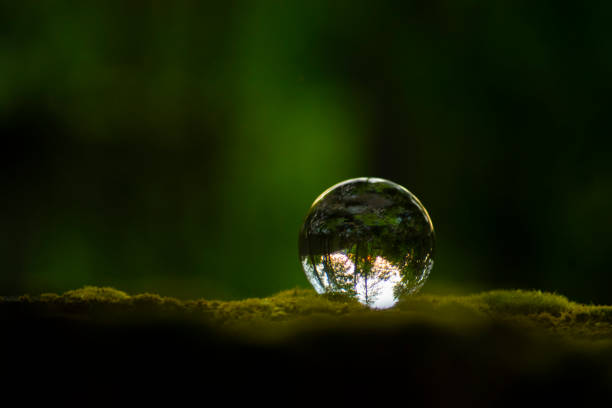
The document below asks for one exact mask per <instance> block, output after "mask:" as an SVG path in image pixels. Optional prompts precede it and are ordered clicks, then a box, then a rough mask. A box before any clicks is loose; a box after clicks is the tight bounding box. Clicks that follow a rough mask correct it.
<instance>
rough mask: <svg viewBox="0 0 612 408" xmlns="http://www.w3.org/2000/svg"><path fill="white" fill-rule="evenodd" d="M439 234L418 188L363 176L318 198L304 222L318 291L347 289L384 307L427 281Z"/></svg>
mask: <svg viewBox="0 0 612 408" xmlns="http://www.w3.org/2000/svg"><path fill="white" fill-rule="evenodd" d="M434 242H435V237H434V229H433V225H432V223H431V219H430V218H429V215H428V214H427V211H426V210H425V208H424V207H423V205H422V204H421V203H420V201H419V200H418V199H417V198H416V197H415V196H414V195H413V194H412V193H411V192H409V191H408V190H407V189H405V188H404V187H402V186H400V185H399V184H396V183H393V182H391V181H388V180H384V179H380V178H365V177H362V178H356V179H351V180H346V181H343V182H341V183H338V184H336V185H334V186H332V187H330V188H329V189H327V190H326V191H325V192H323V194H321V195H320V196H319V197H318V198H317V199H316V200H315V201H314V203H313V204H312V206H311V208H310V210H309V212H308V214H307V216H306V219H305V221H304V224H303V225H302V228H301V230H300V235H299V255H300V262H301V264H302V269H303V270H304V273H305V274H306V278H307V279H308V281H309V282H310V283H311V284H312V286H313V287H314V288H315V290H316V291H317V292H318V293H334V292H335V293H344V294H347V295H349V296H352V297H354V298H355V299H357V300H359V301H360V302H361V303H363V304H365V305H367V306H369V307H372V308H376V309H385V308H389V307H391V306H393V305H394V304H395V303H397V301H398V299H399V298H400V297H401V296H403V295H407V294H412V293H416V292H418V291H419V289H420V288H421V287H422V286H423V284H424V283H425V281H426V280H427V277H428V276H429V273H430V272H431V269H432V268H433V251H434Z"/></svg>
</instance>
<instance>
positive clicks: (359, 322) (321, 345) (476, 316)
mask: <svg viewBox="0 0 612 408" xmlns="http://www.w3.org/2000/svg"><path fill="white" fill-rule="evenodd" d="M0 322H1V323H2V324H3V327H4V329H5V330H4V332H3V337H2V338H1V341H3V342H4V343H6V344H4V347H5V350H7V349H8V350H13V352H14V353H15V355H18V356H19V358H20V359H23V358H24V357H27V359H28V360H29V364H30V365H29V366H28V367H31V365H32V364H35V365H36V364H40V362H41V361H44V362H45V363H47V364H50V365H52V366H54V367H59V366H67V367H70V368H71V369H73V367H75V366H76V367H79V370H80V371H78V370H77V372H78V373H89V374H91V368H92V367H94V368H95V370H96V372H99V371H100V370H102V371H104V372H107V370H108V372H111V373H112V375H113V376H117V375H122V376H127V377H130V376H132V375H135V374H134V370H136V371H138V372H139V375H141V376H155V377H159V376H162V377H164V378H165V379H166V380H165V381H171V380H172V379H173V378H174V377H175V374H176V373H180V372H183V371H184V369H185V367H191V368H192V369H196V370H198V371H197V372H198V373H199V374H198V376H197V377H196V378H197V379H198V381H200V380H202V381H203V378H204V377H205V376H208V377H210V376H211V375H212V378H213V379H212V380H211V379H208V380H207V381H208V382H206V384H208V385H207V386H206V387H209V388H210V387H213V388H215V387H227V386H228V384H240V385H241V386H244V385H245V384H251V385H252V384H257V385H258V388H260V387H264V388H265V387H269V386H270V384H283V386H284V387H285V388H287V389H293V388H295V389H297V390H298V391H300V390H304V389H307V390H312V389H313V387H314V388H316V387H322V386H323V385H325V387H340V388H342V387H346V389H352V387H354V385H355V382H360V381H363V380H364V379H367V380H368V381H369V383H370V386H372V384H376V383H377V382H380V381H382V382H383V383H385V385H384V386H382V389H388V388H390V385H389V384H387V382H392V383H393V384H394V385H395V386H397V387H400V389H401V388H402V387H403V388H406V389H407V390H409V391H410V401H411V402H412V403H413V404H417V405H420V406H462V405H466V406H491V405H493V404H495V405H513V404H515V403H522V402H523V401H524V399H525V398H526V396H527V395H532V394H534V393H535V394H539V395H540V397H541V401H547V402H549V403H550V401H551V400H552V399H557V398H561V399H563V400H564V401H566V402H567V401H569V400H570V399H571V396H573V395H575V396H576V398H579V400H580V401H581V402H583V403H584V401H585V398H595V397H596V398H597V399H598V400H601V399H602V398H608V397H610V396H611V395H612V307H611V306H596V305H584V304H579V303H575V302H571V301H569V300H568V299H567V298H565V297H563V296H560V295H556V294H550V293H542V292H538V291H520V290H512V291H490V292H483V293H480V294H474V295H469V296H438V295H419V296H414V297H409V298H406V299H403V300H402V301H400V302H399V303H398V304H397V305H396V306H395V307H394V308H392V309H388V310H370V309H368V308H365V307H364V306H362V305H361V304H359V303H357V302H355V301H352V300H350V299H345V298H342V297H337V296H319V295H317V294H315V293H314V292H313V291H310V290H302V289H294V290H287V291H284V292H281V293H278V294H276V295H274V296H271V297H267V298H254V299H245V300H240V301H216V300H205V299H199V300H188V301H185V300H178V299H174V298H168V297H163V296H159V295H155V294H138V295H128V294H126V293H124V292H122V291H119V290H116V289H112V288H97V287H85V288H82V289H78V290H73V291H69V292H66V293H64V294H61V295H56V294H43V295H40V296H22V297H19V298H11V299H6V298H4V299H0ZM127 367H129V370H128V368H127ZM143 367H144V368H143ZM126 370H127V371H126ZM127 373H130V374H129V375H128V374H127ZM312 373H314V374H312ZM80 375H81V374H79V376H80ZM191 379H192V380H193V377H191ZM232 387H233V385H232ZM342 389H344V388H342ZM559 390H563V395H562V396H561V395H560V394H558V392H559ZM349 394H350V393H349ZM343 395H344V394H343ZM350 395H352V394H350ZM347 398H349V400H351V398H350V397H347ZM354 400H355V401H358V400H359V398H356V397H355V398H354Z"/></svg>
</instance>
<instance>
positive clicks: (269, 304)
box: [0, 286, 612, 341]
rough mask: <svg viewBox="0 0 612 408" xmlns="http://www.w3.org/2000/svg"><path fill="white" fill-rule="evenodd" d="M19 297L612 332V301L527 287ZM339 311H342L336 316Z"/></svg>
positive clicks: (135, 308)
mask: <svg viewBox="0 0 612 408" xmlns="http://www.w3.org/2000/svg"><path fill="white" fill-rule="evenodd" d="M15 303H17V304H19V305H21V307H22V308H30V310H35V311H36V313H40V314H43V315H45V316H53V315H56V316H63V317H71V318H84V317H86V318H92V316H93V317H95V318H97V319H109V320H112V319H115V320H116V319H117V318H120V319H123V320H126V319H127V320H129V319H130V318H131V316H136V315H137V316H139V318H140V319H143V318H146V319H156V318H160V317H165V318H172V319H181V320H188V321H193V322H204V323H206V324H208V325H212V326H214V327H225V328H230V329H232V330H235V329H240V330H243V331H246V332H249V331H250V333H249V335H250V336H251V337H253V336H254V337H257V336H258V335H260V334H261V333H262V331H261V330H253V329H254V328H255V329H257V328H258V327H259V328H260V327H261V325H266V328H267V330H266V334H265V336H264V337H266V338H269V337H270V336H269V335H270V332H271V331H275V329H276V332H277V333H287V330H285V329H286V328H287V327H288V326H291V329H293V330H295V329H299V326H300V325H301V326H302V327H314V326H316V325H317V324H329V322H330V320H331V321H333V324H334V325H338V324H339V323H341V324H355V325H359V324H373V322H377V323H376V324H381V323H380V322H382V324H388V325H402V324H411V323H415V322H428V323H429V324H437V325H445V326H449V327H461V328H463V329H465V328H466V327H471V326H472V325H474V324H485V323H486V324H488V323H491V322H495V323H499V324H514V325H520V326H522V327H526V328H530V329H532V330H534V329H540V330H541V331H543V332H548V333H554V334H556V335H561V336H563V337H565V338H569V339H577V340H582V341H585V340H586V341H588V340H598V341H602V340H603V341H609V340H608V339H610V338H612V306H596V305H584V304H579V303H575V302H571V301H569V300H568V299H567V298H565V297H563V296H560V295H557V294H552V293H544V292H540V291H523V290H496V291H490V292H483V293H480V294H474V295H468V296H440V295H420V296H413V297H408V298H405V299H403V300H402V301H401V302H399V303H398V305H397V306H396V307H394V308H392V309H388V310H384V311H378V310H370V309H367V308H365V307H364V306H362V305H361V304H359V303H357V302H355V301H354V300H351V299H348V298H345V297H342V296H334V295H325V296H319V295H317V294H316V293H314V292H313V291H311V290H304V289H292V290H287V291H283V292H280V293H278V294H276V295H274V296H271V297H266V298H250V299H244V300H238V301H219V300H206V299H198V300H186V301H185V300H179V299H174V298H170V297H163V296H159V295H156V294H150V293H144V294H137V295H128V294H127V293H125V292H122V291H120V290H117V289H114V288H108V287H104V288H99V287H93V286H86V287H84V288H81V289H77V290H71V291H68V292H65V293H64V294H61V295H57V294H49V293H46V294H42V295H40V296H37V297H35V296H30V295H24V296H22V297H20V298H19V299H18V300H17V301H15V300H7V299H1V298H0V308H6V307H13V308H14V307H15ZM341 316H342V317H344V318H343V319H342V320H338V319H337V317H341ZM323 322H326V323H323ZM283 327H284V328H283Z"/></svg>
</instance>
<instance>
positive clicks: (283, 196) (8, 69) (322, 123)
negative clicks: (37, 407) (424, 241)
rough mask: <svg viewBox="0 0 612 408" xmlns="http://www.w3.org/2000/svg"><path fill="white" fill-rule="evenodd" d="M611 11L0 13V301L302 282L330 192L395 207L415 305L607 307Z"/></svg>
mask: <svg viewBox="0 0 612 408" xmlns="http://www.w3.org/2000/svg"><path fill="white" fill-rule="evenodd" d="M611 11H612V3H609V2H579V3H573V4H571V5H570V4H568V5H565V4H561V3H558V2H553V1H544V2H537V3H534V2H527V1H509V0H507V1H499V2H475V1H471V0H457V1H446V0H434V1H423V0H421V1H409V2H400V1H395V2H367V3H365V4H359V3H357V2H347V1H340V2H331V1H309V2H288V1H270V2H239V1H238V2H237V1H233V2H214V3H213V2H195V1H177V2H161V1H152V2H120V1H110V2H102V1H100V2H85V3H78V2H76V3H75V2H68V1H61V0H60V1H54V2H37V1H24V2H9V1H0V135H1V137H2V141H3V146H2V149H0V152H1V153H0V155H1V161H0V163H1V166H2V169H1V170H2V171H1V172H0V187H1V190H0V191H1V194H2V195H1V196H0V226H1V227H2V232H3V234H2V235H1V236H0V295H14V294H21V293H25V292H28V293H41V292H61V291H65V290H69V289H75V288H78V287H81V286H83V285H99V286H114V287H117V288H118V289H121V290H124V291H127V292H130V293H138V292H144V291H149V292H157V293H160V294H162V295H169V296H177V297H181V298H196V297H206V298H221V299H235V298H244V297H253V296H265V295H270V294H272V293H274V292H277V291H280V290H283V289H288V288H292V287H295V286H301V287H307V286H308V283H307V281H306V278H305V277H304V274H303V272H302V271H301V267H300V265H299V262H298V255H297V235H298V230H299V227H300V225H301V223H302V221H303V219H304V216H305V215H306V212H307V211H308V208H309V206H310V204H311V203H312V201H313V200H314V199H315V198H316V196H317V195H319V194H320V193H321V192H322V191H323V190H325V189H326V188H327V187H329V186H331V185H332V184H335V183H337V182H339V181H341V180H344V179H347V178H352V177H359V176H375V177H383V178H387V179H389V180H392V181H394V182H397V183H399V184H401V185H403V186H405V187H406V188H408V189H409V190H410V191H411V192H413V193H414V194H415V195H416V196H417V197H419V199H420V200H421V202H422V203H423V204H424V206H425V207H426V208H427V210H428V211H429V214H430V216H431V218H432V220H433V223H434V227H435V228H436V236H437V243H436V251H437V252H436V256H435V266H434V269H433V271H432V274H431V276H430V278H429V281H428V282H427V283H426V284H425V287H424V290H425V291H432V292H436V291H438V292H445V291H449V292H461V291H463V292H469V291H473V290H481V289H493V288H524V289H529V288H536V289H541V290H546V291H554V292H558V293H561V294H564V295H566V296H569V297H570V298H571V299H572V300H577V301H582V302H596V303H611V302H612V291H610V290H609V288H610V287H611V286H610V285H611V284H612V277H611V274H610V271H611V270H612V269H611V268H610V266H611V264H612V261H611V260H610V253H611V252H612V251H611V249H612V248H611V244H610V238H609V231H610V230H611V227H612V217H611V216H610V211H609V208H610V203H611V200H612V161H611V160H610V152H611V151H612V140H611V139H610V135H611V134H612V133H611V132H610V120H609V113H608V106H609V97H610V91H611V89H612V75H611V74H612V41H611V40H612V36H611V35H610V34H611V33H610V25H609V16H610V13H611Z"/></svg>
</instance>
